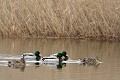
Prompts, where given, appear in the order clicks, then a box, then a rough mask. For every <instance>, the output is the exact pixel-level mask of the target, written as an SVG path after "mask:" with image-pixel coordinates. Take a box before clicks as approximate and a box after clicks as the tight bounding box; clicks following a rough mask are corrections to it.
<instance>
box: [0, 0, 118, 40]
mask: <svg viewBox="0 0 120 80" xmlns="http://www.w3.org/2000/svg"><path fill="white" fill-rule="evenodd" d="M0 36H1V37H39V38H41V37H58V38H61V37H66V38H67V37H68V38H83V39H85V38H88V39H102V40H103V39H117V40H118V39H120V0H0Z"/></svg>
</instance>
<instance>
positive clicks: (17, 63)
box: [8, 56, 26, 72]
mask: <svg viewBox="0 0 120 80" xmlns="http://www.w3.org/2000/svg"><path fill="white" fill-rule="evenodd" d="M25 66H26V62H25V59H24V56H23V58H21V59H20V60H12V61H8V67H12V68H14V69H20V70H21V71H22V72H23V71H24V70H25Z"/></svg>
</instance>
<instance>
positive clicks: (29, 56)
mask: <svg viewBox="0 0 120 80" xmlns="http://www.w3.org/2000/svg"><path fill="white" fill-rule="evenodd" d="M22 56H24V58H25V60H35V59H36V56H35V55H34V53H23V55H22Z"/></svg>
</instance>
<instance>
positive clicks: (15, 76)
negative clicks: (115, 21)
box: [0, 39, 120, 80]
mask: <svg viewBox="0 0 120 80" xmlns="http://www.w3.org/2000/svg"><path fill="white" fill-rule="evenodd" d="M36 50H39V51H40V52H41V54H42V56H48V55H50V54H53V53H57V52H61V51H66V52H67V53H68V55H69V58H70V59H73V60H76V59H79V58H83V57H94V56H97V57H98V58H99V60H100V61H102V62H103V63H102V64H100V65H98V66H97V67H96V66H84V65H80V64H66V66H63V67H62V68H61V69H57V66H56V65H52V64H51V65H41V64H40V65H38V66H36V65H35V64H32V65H30V66H26V67H24V68H20V69H14V68H12V67H8V66H0V80H119V79H120V43H119V42H105V41H104V42H100V41H84V40H73V39H60V40H58V39H0V58H2V57H4V56H13V57H14V56H17V57H18V56H19V55H21V54H23V53H26V52H34V51H36Z"/></svg>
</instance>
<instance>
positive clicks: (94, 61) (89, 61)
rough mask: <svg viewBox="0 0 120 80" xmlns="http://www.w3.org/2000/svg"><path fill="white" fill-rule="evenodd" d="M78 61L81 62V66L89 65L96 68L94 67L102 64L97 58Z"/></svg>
mask: <svg viewBox="0 0 120 80" xmlns="http://www.w3.org/2000/svg"><path fill="white" fill-rule="evenodd" d="M80 60H81V62H83V64H85V65H89V66H91V65H92V66H96V65H99V64H100V63H102V62H100V61H99V60H98V57H90V58H83V59H80Z"/></svg>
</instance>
